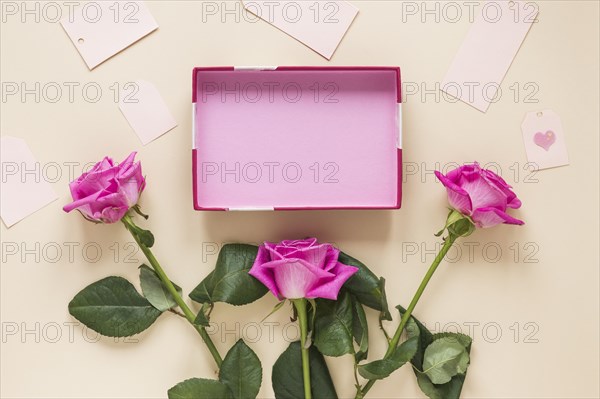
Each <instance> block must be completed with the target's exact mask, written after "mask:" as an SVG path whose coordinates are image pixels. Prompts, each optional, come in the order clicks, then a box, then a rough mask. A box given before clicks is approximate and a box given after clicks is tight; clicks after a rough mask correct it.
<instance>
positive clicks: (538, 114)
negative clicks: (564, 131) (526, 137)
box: [536, 111, 544, 118]
mask: <svg viewBox="0 0 600 399" xmlns="http://www.w3.org/2000/svg"><path fill="white" fill-rule="evenodd" d="M536 115H537V117H538V118H541V117H542V116H543V115H544V113H543V112H542V111H540V112H538V113H537V114H536Z"/></svg>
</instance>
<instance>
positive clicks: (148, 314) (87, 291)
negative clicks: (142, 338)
mask: <svg viewBox="0 0 600 399" xmlns="http://www.w3.org/2000/svg"><path fill="white" fill-rule="evenodd" d="M69 313H70V314H71V315H72V316H73V317H75V318H76V319H77V320H79V321H80V322H82V323H83V324H85V325H86V326H87V327H89V328H91V329H92V330H94V331H96V332H98V333H100V334H102V335H106V336H108V337H129V336H131V335H134V334H139V333H140V332H142V331H144V330H145V329H147V328H148V327H150V326H151V325H152V323H154V321H155V320H156V319H157V318H158V316H160V315H161V312H160V311H159V310H157V309H156V308H155V307H154V306H152V304H151V303H150V302H148V301H147V300H146V298H144V297H143V296H141V295H140V294H139V293H138V292H137V291H136V289H135V287H134V286H133V285H132V284H131V283H130V282H129V281H127V280H125V279H124V278H122V277H115V276H111V277H106V278H104V279H102V280H100V281H96V282H95V283H92V284H90V285H88V286H87V287H85V288H84V289H83V290H81V291H80V292H79V293H78V294H77V295H75V297H74V298H73V299H72V300H71V302H69Z"/></svg>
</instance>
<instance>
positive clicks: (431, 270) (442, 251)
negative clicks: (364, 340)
mask: <svg viewBox="0 0 600 399" xmlns="http://www.w3.org/2000/svg"><path fill="white" fill-rule="evenodd" d="M457 238H458V236H455V235H454V234H450V235H449V237H448V238H446V240H445V241H444V245H443V246H442V249H440V252H439V253H438V254H437V256H436V257H435V259H434V260H433V263H432V264H431V266H430V267H429V270H427V273H426V274H425V277H423V281H421V285H419V288H418V289H417V292H415V295H414V296H413V299H412V301H410V305H408V308H407V309H406V312H404V314H403V315H402V319H400V324H399V325H398V328H397V329H396V332H395V333H394V337H393V338H392V340H391V341H390V344H389V346H388V349H387V351H386V352H385V355H384V356H383V358H384V359H388V358H389V357H390V356H392V354H393V353H394V351H395V350H396V347H397V346H398V341H400V336H401V335H402V331H404V327H405V326H406V323H408V320H409V319H410V316H411V315H412V312H413V310H414V309H415V306H417V302H419V299H420V298H421V295H423V291H425V287H427V284H428V283H429V280H431V277H432V276H433V273H435V270H436V269H437V267H438V266H439V264H440V263H441V262H442V260H443V259H444V256H446V253H448V250H450V247H452V244H454V241H455V240H456V239H457ZM375 381H377V380H369V381H368V382H367V384H366V385H365V386H364V387H363V388H362V389H361V388H359V390H358V392H357V393H356V397H357V398H360V397H363V396H364V395H366V393H367V392H369V390H370V389H371V387H372V386H373V385H374V384H375Z"/></svg>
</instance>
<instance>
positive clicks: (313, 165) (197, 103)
mask: <svg viewBox="0 0 600 399" xmlns="http://www.w3.org/2000/svg"><path fill="white" fill-rule="evenodd" d="M192 82H193V83H192V102H193V116H192V121H193V122H192V130H193V132H192V140H193V149H192V160H193V161H192V162H193V164H192V168H193V173H192V174H193V193H194V208H195V209H197V210H298V209H398V208H400V203H401V198H402V186H401V182H402V108H401V93H400V87H401V86H400V69H399V68H398V67H371V66H369V67H206V68H194V70H193V77H192Z"/></svg>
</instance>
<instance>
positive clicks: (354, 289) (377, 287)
mask: <svg viewBox="0 0 600 399" xmlns="http://www.w3.org/2000/svg"><path fill="white" fill-rule="evenodd" d="M338 261H339V262H340V263H343V264H345V265H349V266H354V267H357V268H358V272H356V273H355V274H354V275H353V276H352V277H350V278H349V279H348V281H346V283H345V284H344V287H345V288H346V289H347V290H348V291H350V293H351V294H352V295H354V296H355V297H356V298H357V299H358V301H359V302H360V303H362V304H363V305H365V306H368V307H370V308H372V309H375V310H379V311H380V312H381V313H382V317H383V319H385V320H392V316H391V314H390V311H389V309H388V304H387V300H386V296H385V280H383V279H379V278H377V276H376V275H375V274H373V272H372V271H371V270H369V268H368V267H367V266H365V265H364V264H363V263H362V262H361V261H359V260H357V259H354V258H353V257H351V256H350V255H347V254H345V253H344V252H340V256H339V258H338Z"/></svg>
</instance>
